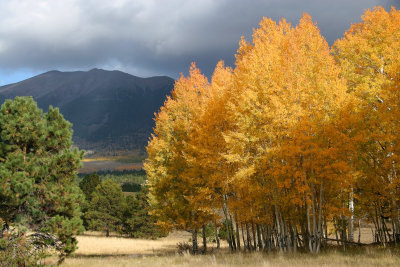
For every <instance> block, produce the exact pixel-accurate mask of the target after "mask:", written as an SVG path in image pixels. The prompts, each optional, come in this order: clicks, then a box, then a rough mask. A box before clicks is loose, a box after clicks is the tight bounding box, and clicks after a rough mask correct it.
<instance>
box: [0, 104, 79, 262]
mask: <svg viewBox="0 0 400 267" xmlns="http://www.w3.org/2000/svg"><path fill="white" fill-rule="evenodd" d="M71 127H72V125H71V123H69V122H68V121H66V120H65V119H64V118H63V116H62V115H61V114H60V113H59V110H58V109H57V108H52V107H50V108H49V111H48V112H47V113H45V114H43V113H42V111H41V110H40V109H39V108H38V107H37V104H36V102H35V101H34V100H33V99H32V98H31V97H16V98H15V99H14V100H6V101H5V102H4V104H3V105H2V106H1V109H0V161H1V164H0V184H1V189H0V221H1V222H2V231H1V235H0V238H5V236H10V235H11V234H12V235H14V236H15V238H16V239H21V238H22V239H24V240H26V242H28V244H29V243H32V244H34V245H35V246H38V245H43V246H53V247H55V249H56V250H57V251H58V253H59V259H60V261H62V260H63V259H64V258H65V256H67V255H69V254H70V253H72V252H73V251H74V250H75V249H76V244H77V241H76V239H75V237H74V236H75V235H77V234H79V233H80V232H82V230H83V227H82V221H81V219H80V214H81V213H80V208H79V203H81V202H82V201H83V195H82V194H81V192H80V190H79V188H78V186H76V175H77V169H78V168H79V167H80V160H81V159H82V157H83V152H82V151H79V150H78V149H73V150H71V149H70V148H71V145H72V140H71V138H72V129H71ZM16 229H17V230H18V231H15V230H16ZM4 240H5V239H3V240H2V242H3V241H4ZM4 242H5V241H4ZM4 242H3V243H4ZM24 242H25V241H24ZM2 253H4V250H3V252H2ZM5 253H6V254H7V253H13V252H10V251H7V250H5ZM28 254H30V255H31V254H34V252H33V253H28ZM0 256H1V255H0ZM0 258H1V257H0Z"/></svg>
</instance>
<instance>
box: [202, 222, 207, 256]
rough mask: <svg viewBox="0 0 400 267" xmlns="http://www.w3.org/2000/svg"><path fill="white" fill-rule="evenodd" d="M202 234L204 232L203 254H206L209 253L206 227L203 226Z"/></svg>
mask: <svg viewBox="0 0 400 267" xmlns="http://www.w3.org/2000/svg"><path fill="white" fill-rule="evenodd" d="M202 232H203V251H202V253H203V254H206V252H207V236H206V226H205V225H203V230H202Z"/></svg>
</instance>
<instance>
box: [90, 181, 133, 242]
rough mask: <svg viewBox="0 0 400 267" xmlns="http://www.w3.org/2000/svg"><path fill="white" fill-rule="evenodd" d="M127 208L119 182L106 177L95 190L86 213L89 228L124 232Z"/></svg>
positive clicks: (108, 232) (107, 234)
mask: <svg viewBox="0 0 400 267" xmlns="http://www.w3.org/2000/svg"><path fill="white" fill-rule="evenodd" d="M125 209H126V202H125V196H124V194H123V192H122V188H121V186H120V185H119V184H117V183H115V182H113V181H111V180H109V179H106V180H104V181H102V182H101V183H100V184H99V185H98V186H97V187H96V188H95V190H94V191H93V193H92V199H91V201H90V207H89V210H88V212H87V213H86V214H85V219H86V220H87V221H88V225H89V229H92V230H98V231H104V232H106V236H107V237H108V236H110V232H111V231H116V232H118V233H122V223H123V214H124V211H125Z"/></svg>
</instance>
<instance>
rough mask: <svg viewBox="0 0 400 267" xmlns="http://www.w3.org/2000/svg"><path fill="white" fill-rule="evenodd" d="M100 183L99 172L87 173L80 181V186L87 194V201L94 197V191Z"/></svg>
mask: <svg viewBox="0 0 400 267" xmlns="http://www.w3.org/2000/svg"><path fill="white" fill-rule="evenodd" d="M100 183H101V180H100V176H99V175H98V174H97V172H94V173H91V174H87V175H85V176H84V177H83V179H82V180H81V181H80V182H79V187H80V188H81V190H82V192H83V193H84V194H85V197H86V200H87V201H89V202H90V200H91V199H92V193H93V191H94V190H95V189H96V187H97V186H98V185H99V184H100Z"/></svg>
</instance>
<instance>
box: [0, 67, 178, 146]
mask: <svg viewBox="0 0 400 267" xmlns="http://www.w3.org/2000/svg"><path fill="white" fill-rule="evenodd" d="M173 84H174V80H173V79H171V78H169V77H166V76H159V77H151V78H139V77H136V76H133V75H130V74H127V73H123V72H120V71H105V70H101V69H93V70H90V71H87V72H85V71H74V72H60V71H49V72H46V73H43V74H40V75H38V76H35V77H32V78H30V79H27V80H24V81H21V82H18V83H14V84H10V85H5V86H2V87H0V103H3V102H4V100H5V99H8V98H14V97H15V96H33V98H34V99H35V100H36V101H37V102H38V105H39V107H40V108H42V109H43V110H44V111H46V110H47V109H48V106H49V105H52V106H54V107H59V108H60V111H61V113H62V114H63V115H64V117H65V118H66V119H67V120H69V121H70V122H72V123H73V129H74V142H75V144H77V145H78V146H79V147H81V148H85V149H95V150H99V149H103V150H104V149H109V150H116V149H140V150H143V149H144V146H145V144H146V143H147V140H148V137H149V136H150V133H151V131H152V127H153V126H154V120H153V117H154V112H157V111H158V110H159V108H160V107H161V105H162V104H163V103H164V101H165V97H166V95H167V94H169V92H170V91H171V90H172V89H173Z"/></svg>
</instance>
